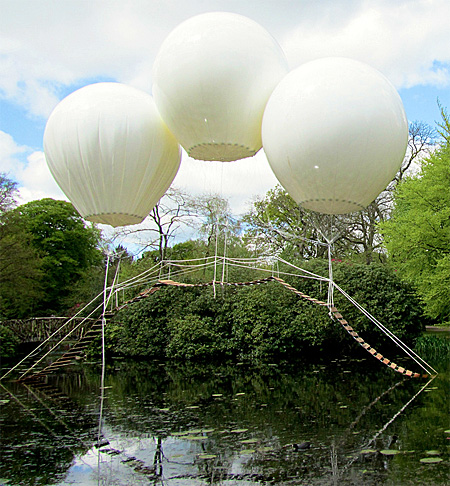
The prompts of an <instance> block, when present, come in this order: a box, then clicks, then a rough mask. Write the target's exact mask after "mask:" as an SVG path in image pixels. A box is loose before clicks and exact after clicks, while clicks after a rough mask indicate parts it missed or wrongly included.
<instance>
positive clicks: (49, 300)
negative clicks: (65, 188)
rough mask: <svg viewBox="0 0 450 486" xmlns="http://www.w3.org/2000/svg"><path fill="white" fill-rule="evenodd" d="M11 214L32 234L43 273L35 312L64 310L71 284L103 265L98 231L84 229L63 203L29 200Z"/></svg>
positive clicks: (48, 312) (78, 219)
mask: <svg viewBox="0 0 450 486" xmlns="http://www.w3.org/2000/svg"><path fill="white" fill-rule="evenodd" d="M14 215H15V217H16V218H17V220H18V221H19V222H20V224H21V225H23V227H24V228H25V230H26V231H27V233H29V234H30V235H31V245H32V246H33V248H34V249H35V251H36V252H37V254H38V256H39V259H40V263H41V270H42V272H43V276H42V278H41V279H40V282H39V287H40V289H41V290H42V292H43V296H42V298H41V299H40V300H39V302H37V303H36V304H35V308H34V312H36V313H42V314H47V315H48V314H52V313H59V312H61V311H64V310H65V307H66V306H67V298H68V297H69V295H70V293H71V291H72V287H73V285H74V283H75V282H77V281H79V280H80V279H81V278H83V277H85V278H89V276H88V275H86V271H87V270H90V269H91V268H92V267H93V266H95V265H100V264H101V263H102V255H101V252H100V250H99V249H98V248H97V245H98V243H99V239H100V233H99V231H98V230H97V229H96V228H95V227H94V226H86V225H85V222H84V220H83V219H82V218H81V216H80V215H79V214H78V213H77V212H76V210H75V208H74V207H73V206H72V204H70V203H68V202H66V201H55V200H53V199H41V200H38V201H32V202H29V203H27V204H24V205H23V206H19V207H18V208H17V209H15V210H14ZM73 303H75V302H73Z"/></svg>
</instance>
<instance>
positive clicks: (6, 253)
mask: <svg viewBox="0 0 450 486" xmlns="http://www.w3.org/2000/svg"><path fill="white" fill-rule="evenodd" d="M16 194H17V184H16V183H15V182H14V181H12V180H11V179H8V178H7V177H6V176H5V175H4V174H0V316H1V317H3V318H8V317H23V316H25V315H27V314H28V313H30V312H32V310H33V308H34V305H35V303H36V302H37V301H38V300H39V299H40V298H41V297H42V291H41V289H40V288H39V281H40V278H41V276H42V273H41V265H40V260H39V258H38V252H37V251H36V249H35V248H34V247H33V246H32V244H31V241H32V236H31V234H30V233H29V232H28V231H27V228H26V227H25V225H23V224H22V222H21V221H20V219H19V218H18V217H17V215H16V213H15V212H14V211H12V209H13V208H14V207H15V206H16V200H15V197H16Z"/></svg>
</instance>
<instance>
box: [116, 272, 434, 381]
mask: <svg viewBox="0 0 450 486" xmlns="http://www.w3.org/2000/svg"><path fill="white" fill-rule="evenodd" d="M271 281H273V282H277V283H279V284H281V285H283V286H284V287H285V288H286V289H288V290H290V291H291V292H293V293H294V294H296V295H298V296H299V297H302V298H303V299H306V300H308V301H309V302H312V303H314V304H317V305H320V306H324V307H328V308H329V310H330V313H331V315H332V317H333V320H334V319H336V320H337V321H338V322H339V323H340V324H341V325H342V327H343V328H344V329H345V331H347V333H348V334H349V335H350V336H351V337H352V338H353V339H354V340H355V341H356V342H357V343H358V344H359V345H360V346H361V347H362V348H363V349H365V350H366V351H367V352H368V353H369V354H370V355H371V356H373V357H374V358H376V359H377V360H378V361H380V363H382V364H384V365H385V366H388V367H389V368H391V369H392V370H394V371H397V372H398V373H401V374H404V375H405V376H409V377H411V378H428V377H429V374H428V373H426V374H420V373H415V372H413V371H410V370H408V369H405V368H403V367H402V366H399V365H397V364H396V363H394V362H393V361H391V360H389V359H388V358H386V357H384V356H383V355H382V354H381V353H379V352H377V351H376V349H374V348H373V347H372V346H371V345H370V344H368V343H366V342H365V341H364V339H363V338H362V337H360V336H359V335H358V333H357V332H356V331H355V330H354V329H353V328H352V327H351V326H350V325H349V323H348V322H347V321H346V320H345V319H344V318H343V316H342V314H341V313H340V312H339V311H338V310H337V309H336V307H334V306H331V307H330V306H329V305H328V304H327V302H323V301H321V300H318V299H315V298H314V297H311V296H309V295H307V294H305V293H303V292H300V291H299V290H297V289H296V288H294V287H292V285H290V284H288V283H287V282H286V281H285V280H283V279H281V278H279V277H275V276H270V277H267V278H263V279H259V280H251V281H248V282H234V283H230V282H221V283H220V285H227V286H232V287H244V286H249V285H260V284H263V283H267V282H271ZM216 284H218V282H214V281H212V282H205V283H198V284H190V283H183V282H176V281H174V280H170V279H169V280H159V281H158V282H157V283H156V284H155V285H154V286H153V287H151V288H149V289H146V290H144V291H143V292H141V293H140V294H139V295H138V296H136V297H135V298H133V299H131V300H129V301H127V302H125V303H124V304H122V305H121V306H119V307H116V308H115V309H114V310H113V312H112V313H111V314H109V315H110V316H111V315H113V314H115V313H116V312H118V311H119V310H121V309H123V308H125V307H127V306H128V305H130V304H132V303H134V302H137V301H139V300H142V299H145V298H146V297H148V296H150V295H152V294H154V293H155V292H156V291H158V290H159V289H160V288H161V287H164V286H172V287H211V286H213V285H216Z"/></svg>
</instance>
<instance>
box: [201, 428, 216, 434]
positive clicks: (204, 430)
mask: <svg viewBox="0 0 450 486" xmlns="http://www.w3.org/2000/svg"><path fill="white" fill-rule="evenodd" d="M215 430H216V429H202V432H203V433H204V434H210V433H211V432H214V431H215Z"/></svg>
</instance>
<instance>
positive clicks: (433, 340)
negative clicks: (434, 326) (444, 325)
mask: <svg viewBox="0 0 450 486" xmlns="http://www.w3.org/2000/svg"><path fill="white" fill-rule="evenodd" d="M414 350H415V351H416V353H417V354H418V355H419V356H421V357H422V358H424V359H425V360H433V362H436V361H438V362H443V363H445V365H446V366H447V367H448V366H449V365H450V361H449V358H450V339H447V338H445V337H440V336H436V335H433V334H425V335H423V336H420V337H419V339H417V341H416V346H415V348H414Z"/></svg>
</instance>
